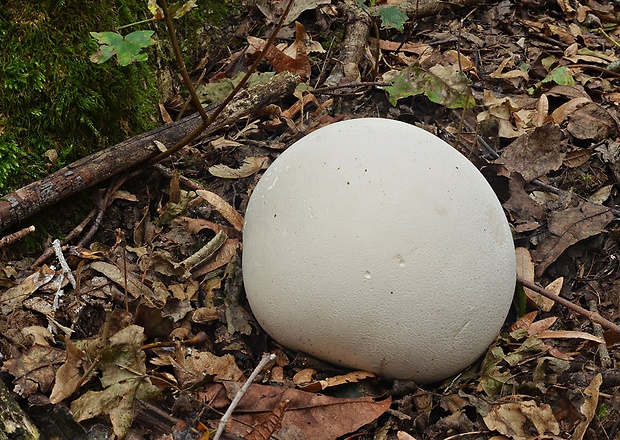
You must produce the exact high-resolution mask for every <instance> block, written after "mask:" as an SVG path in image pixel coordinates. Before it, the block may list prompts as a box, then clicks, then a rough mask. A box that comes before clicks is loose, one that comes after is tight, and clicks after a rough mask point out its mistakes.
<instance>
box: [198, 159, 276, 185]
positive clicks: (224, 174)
mask: <svg viewBox="0 0 620 440" xmlns="http://www.w3.org/2000/svg"><path fill="white" fill-rule="evenodd" d="M268 161H269V158H268V157H267V156H257V157H246V158H245V159H244V160H243V164H242V165H241V166H240V167H239V168H231V167H229V166H228V165H222V164H219V165H213V166H212V167H209V173H211V174H212V175H213V176H215V177H221V178H223V179H243V178H244V177H249V176H251V175H253V174H256V173H257V172H259V171H260V170H261V169H262V168H264V167H265V166H266V164H267V163H268Z"/></svg>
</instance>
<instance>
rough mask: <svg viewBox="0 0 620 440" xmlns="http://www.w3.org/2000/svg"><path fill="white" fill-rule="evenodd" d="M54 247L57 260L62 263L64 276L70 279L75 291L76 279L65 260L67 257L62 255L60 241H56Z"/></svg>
mask: <svg viewBox="0 0 620 440" xmlns="http://www.w3.org/2000/svg"><path fill="white" fill-rule="evenodd" d="M52 247H53V248H54V252H55V253H56V258H58V262H59V263H60V267H61V268H62V273H63V276H66V277H67V278H68V279H69V282H70V283H71V287H73V290H75V289H76V286H77V285H76V283H75V278H74V277H73V272H71V268H70V267H69V264H67V260H65V256H64V255H63V253H62V249H61V247H60V240H58V239H56V240H54V241H53V243H52ZM60 284H62V283H60Z"/></svg>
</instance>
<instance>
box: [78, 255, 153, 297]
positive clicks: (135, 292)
mask: <svg viewBox="0 0 620 440" xmlns="http://www.w3.org/2000/svg"><path fill="white" fill-rule="evenodd" d="M90 267H92V268H93V269H94V270H96V271H97V272H99V273H102V274H103V275H105V276H106V277H108V278H109V279H110V280H112V281H113V282H115V283H116V284H118V285H119V286H120V287H121V288H124V287H125V280H126V281H127V291H128V292H129V294H130V295H131V296H133V297H134V298H138V297H140V296H142V295H145V296H146V297H148V298H152V297H153V296H154V293H153V291H152V290H151V289H150V288H149V287H148V286H146V285H145V284H144V283H142V281H140V279H139V278H138V277H136V276H135V275H134V274H133V273H131V272H130V273H127V277H125V274H124V273H123V271H122V270H121V269H120V268H119V267H117V266H115V265H113V264H110V263H106V262H105V261H93V262H92V263H91V266H90Z"/></svg>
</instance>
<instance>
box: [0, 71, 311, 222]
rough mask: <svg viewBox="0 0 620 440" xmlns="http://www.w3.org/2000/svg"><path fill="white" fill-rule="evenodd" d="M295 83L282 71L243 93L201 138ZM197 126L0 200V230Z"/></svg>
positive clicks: (80, 165) (147, 138) (116, 151)
mask: <svg viewBox="0 0 620 440" xmlns="http://www.w3.org/2000/svg"><path fill="white" fill-rule="evenodd" d="M299 81H300V79H299V77H298V76H296V75H293V74H291V73H288V72H283V73H281V74H278V75H276V76H274V77H273V78H271V79H270V80H269V81H265V82H264V83H261V84H257V85H255V86H254V87H252V88H251V89H248V90H247V91H242V92H241V93H239V95H238V96H237V97H236V98H235V99H234V100H233V101H231V102H230V103H229V104H228V106H227V107H226V109H225V110H224V111H223V112H222V114H221V115H220V117H219V118H218V119H217V120H216V121H214V123H213V124H212V125H210V126H209V127H207V128H206V130H205V131H204V133H203V135H204V136H206V135H209V134H212V133H214V132H216V131H217V130H219V129H221V128H222V127H224V126H226V125H230V124H234V123H235V122H237V121H238V120H239V119H240V118H242V117H244V116H247V115H249V114H252V113H254V112H256V111H257V110H258V109H260V108H262V107H264V106H266V105H267V104H271V103H273V102H274V101H277V100H278V99H280V98H282V97H284V96H288V95H290V94H291V93H292V92H293V91H294V89H295V87H296V86H297V84H298V83H299ZM201 124H202V119H201V117H200V115H199V114H198V113H196V114H194V115H191V116H188V117H187V118H184V119H182V120H180V121H178V122H174V123H172V124H168V125H164V126H162V127H159V128H156V129H155V130H151V131H149V132H147V133H143V134H140V135H138V136H135V137H133V138H131V139H128V140H126V141H124V142H121V143H120V144H117V145H114V146H113V147H110V148H108V149H106V150H103V151H99V152H97V153H94V154H92V155H90V156H87V157H84V158H82V159H80V160H78V161H76V162H74V163H72V164H70V165H68V166H66V167H64V168H62V169H60V170H58V171H56V172H55V173H53V174H51V175H49V176H47V177H45V178H43V179H41V180H39V181H37V182H33V183H31V184H29V185H27V186H25V187H23V188H20V189H18V190H17V191H14V192H12V193H10V194H7V195H6V196H4V197H2V199H0V231H2V230H4V229H6V228H9V227H11V226H15V225H18V224H19V223H20V222H22V221H23V220H25V219H27V218H28V217H30V216H32V215H34V214H36V213H37V212H39V211H41V210H42V209H44V208H47V207H49V206H51V205H53V204H56V203H58V202H60V201H62V200H64V199H66V198H68V197H70V196H72V195H74V194H77V193H79V192H80V191H83V190H85V189H86V188H89V187H91V186H93V185H96V184H98V183H100V182H102V181H104V180H106V179H108V178H110V177H112V176H114V175H117V174H119V173H122V172H124V171H127V170H129V169H131V168H135V167H138V166H140V165H141V164H143V163H145V162H147V161H149V160H151V159H153V158H154V157H156V156H157V155H159V154H160V153H161V152H160V151H159V150H158V149H157V147H156V146H155V144H154V141H159V142H161V143H163V144H164V145H166V146H171V145H175V144H177V143H178V142H179V141H181V140H182V139H183V138H184V137H185V136H186V135H187V133H190V132H192V131H194V130H196V128H198V127H199V126H200V125H201Z"/></svg>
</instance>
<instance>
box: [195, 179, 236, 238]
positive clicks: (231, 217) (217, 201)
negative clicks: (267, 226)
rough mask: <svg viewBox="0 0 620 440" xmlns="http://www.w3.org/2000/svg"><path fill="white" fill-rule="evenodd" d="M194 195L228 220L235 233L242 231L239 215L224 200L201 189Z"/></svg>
mask: <svg viewBox="0 0 620 440" xmlns="http://www.w3.org/2000/svg"><path fill="white" fill-rule="evenodd" d="M196 194H198V195H199V196H200V197H201V198H203V199H204V200H206V201H207V202H208V203H209V204H210V205H211V206H213V207H214V208H215V209H216V210H217V212H219V213H220V214H222V217H224V218H225V219H226V220H228V221H229V222H230V224H231V225H233V227H234V228H235V229H236V230H237V231H241V230H242V229H243V217H241V214H239V213H238V212H237V210H236V209H235V208H233V207H232V206H231V205H230V204H229V203H228V202H227V201H226V200H224V199H223V198H221V197H220V196H218V195H217V194H215V193H213V192H211V191H206V190H203V189H199V190H197V191H196Z"/></svg>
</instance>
